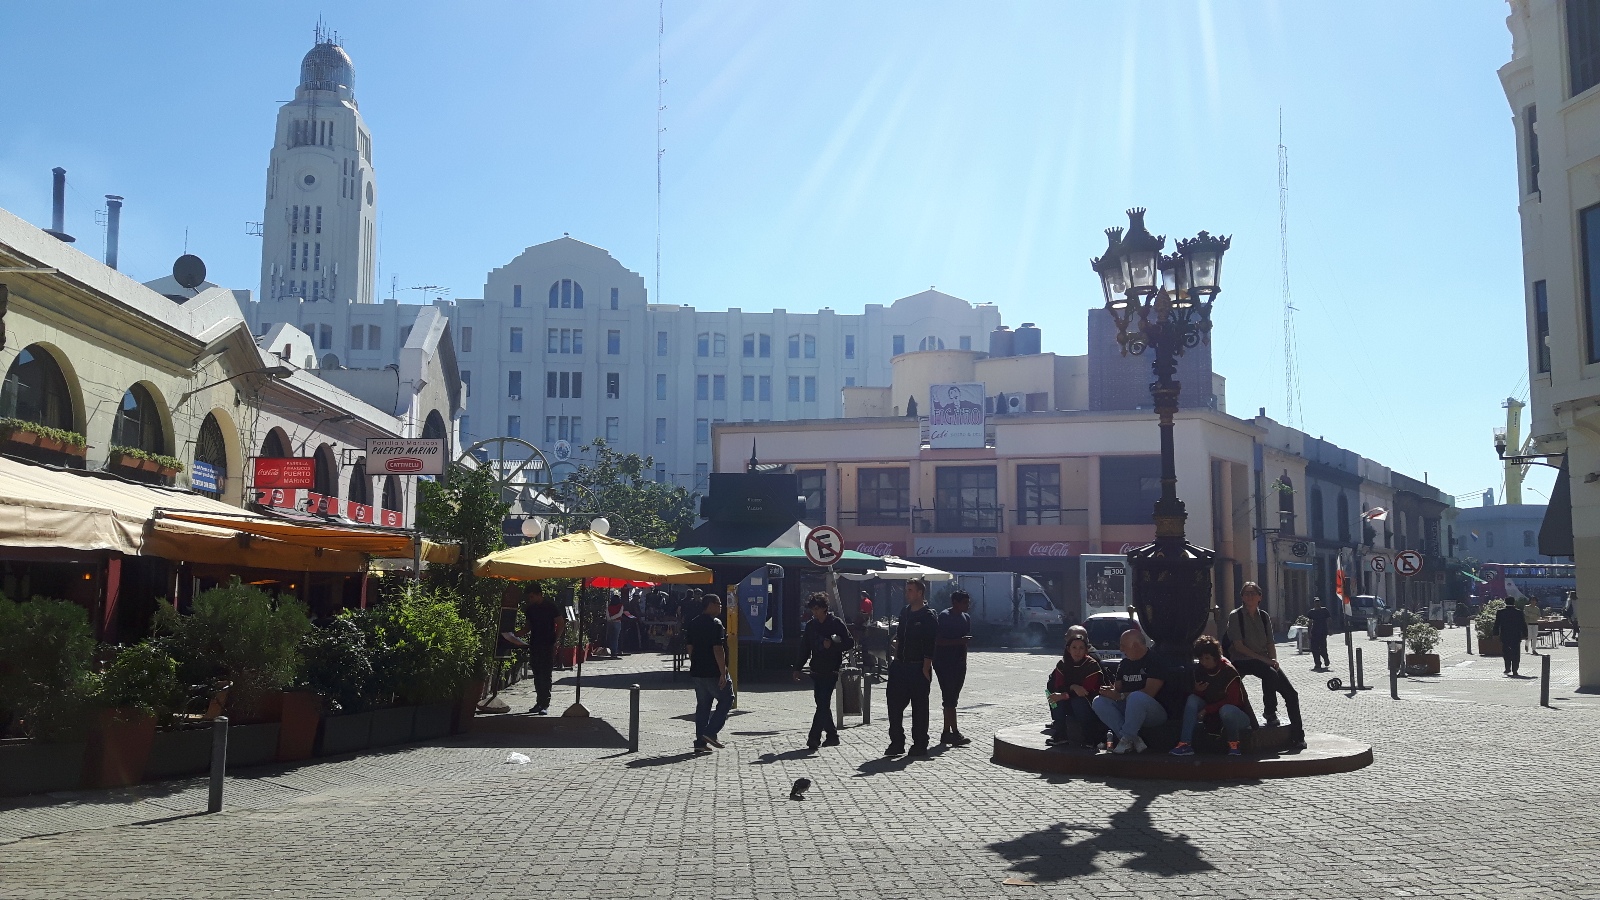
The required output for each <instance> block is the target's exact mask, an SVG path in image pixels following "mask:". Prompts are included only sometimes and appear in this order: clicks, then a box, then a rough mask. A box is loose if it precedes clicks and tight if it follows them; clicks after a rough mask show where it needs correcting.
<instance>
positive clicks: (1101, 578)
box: [1079, 554, 1128, 618]
mask: <svg viewBox="0 0 1600 900" xmlns="http://www.w3.org/2000/svg"><path fill="white" fill-rule="evenodd" d="M1080 559H1081V560H1082V563H1081V564H1080V565H1081V567H1082V568H1081V569H1080V572H1081V574H1082V576H1083V577H1082V578H1081V579H1080V581H1079V583H1080V584H1081V585H1082V587H1081V590H1082V592H1083V616H1084V618H1088V617H1089V616H1092V615H1094V614H1095V613H1106V612H1122V611H1123V610H1125V609H1126V608H1127V606H1128V559H1127V557H1124V556H1110V555H1103V554H1085V555H1084V556H1082V557H1080Z"/></svg>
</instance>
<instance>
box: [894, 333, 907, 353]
mask: <svg viewBox="0 0 1600 900" xmlns="http://www.w3.org/2000/svg"><path fill="white" fill-rule="evenodd" d="M904 352H906V336H905V335H903V334H897V335H895V336H894V355H895V356H899V355H900V354H902V353H904Z"/></svg>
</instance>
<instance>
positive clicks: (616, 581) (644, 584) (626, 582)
mask: <svg viewBox="0 0 1600 900" xmlns="http://www.w3.org/2000/svg"><path fill="white" fill-rule="evenodd" d="M658 584H660V582H658V581H632V580H630V579H627V578H609V577H599V578H591V579H589V587H597V588H630V587H640V588H653V587H655V586H657V585H658Z"/></svg>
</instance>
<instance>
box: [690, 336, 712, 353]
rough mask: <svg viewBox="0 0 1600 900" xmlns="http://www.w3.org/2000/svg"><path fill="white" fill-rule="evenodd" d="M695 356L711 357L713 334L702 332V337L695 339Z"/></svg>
mask: <svg viewBox="0 0 1600 900" xmlns="http://www.w3.org/2000/svg"><path fill="white" fill-rule="evenodd" d="M694 355H695V356H710V355H711V332H709V331H702V332H700V336H699V337H697V338H695V342H694Z"/></svg>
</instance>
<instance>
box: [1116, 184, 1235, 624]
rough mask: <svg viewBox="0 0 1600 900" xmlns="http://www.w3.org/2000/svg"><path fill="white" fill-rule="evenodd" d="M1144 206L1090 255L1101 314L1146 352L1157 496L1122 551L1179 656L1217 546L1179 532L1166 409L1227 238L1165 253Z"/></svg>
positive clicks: (1173, 407)
mask: <svg viewBox="0 0 1600 900" xmlns="http://www.w3.org/2000/svg"><path fill="white" fill-rule="evenodd" d="M1144 214H1145V211H1144V209H1143V208H1142V207H1139V208H1134V209H1130V210H1128V229H1127V231H1126V232H1124V231H1123V229H1121V228H1108V229H1106V237H1107V239H1108V242H1109V243H1108V246H1107V247H1106V251H1105V253H1104V254H1103V255H1102V256H1100V257H1098V258H1096V259H1094V260H1091V261H1090V265H1091V266H1092V267H1093V268H1094V271H1095V273H1096V274H1097V275H1099V276H1100V284H1101V287H1102V288H1103V289H1104V291H1105V298H1106V312H1108V313H1110V314H1111V318H1112V321H1114V322H1116V324H1117V343H1118V344H1119V345H1120V346H1121V347H1122V354H1123V355H1124V356H1127V355H1129V354H1133V355H1135V356H1140V355H1143V354H1144V353H1145V351H1146V350H1149V351H1150V352H1151V354H1152V356H1153V359H1152V360H1151V364H1150V367H1151V369H1152V371H1153V372H1154V373H1155V381H1153V382H1151V384H1150V397H1151V399H1152V400H1154V402H1155V410H1156V415H1157V417H1158V418H1159V420H1160V429H1161V499H1159V500H1157V501H1156V505H1155V525H1156V539H1155V542H1154V543H1151V544H1146V545H1144V546H1142V547H1136V548H1134V549H1133V550H1131V551H1129V552H1128V566H1129V569H1130V571H1131V573H1132V575H1133V579H1134V580H1133V602H1134V609H1135V610H1136V611H1137V612H1138V614H1139V621H1140V623H1141V626H1142V627H1143V628H1144V630H1145V633H1146V634H1148V635H1150V637H1152V638H1154V639H1155V642H1156V646H1157V647H1158V649H1161V650H1163V651H1168V652H1174V653H1183V654H1185V655H1186V654H1187V650H1188V644H1189V643H1190V642H1192V641H1193V640H1194V638H1195V637H1196V636H1197V635H1198V634H1199V633H1200V631H1201V630H1202V629H1203V628H1205V623H1206V617H1207V616H1208V615H1210V612H1211V567H1212V565H1213V562H1214V561H1215V559H1216V552H1215V551H1213V550H1208V549H1206V548H1204V547H1197V546H1195V545H1193V544H1191V543H1189V542H1188V541H1187V540H1186V539H1185V538H1184V531H1183V526H1184V521H1185V520H1186V519H1187V518H1188V513H1187V512H1186V511H1185V510H1184V505H1183V501H1182V500H1179V499H1178V474H1177V462H1176V459H1175V453H1174V449H1173V439H1172V425H1173V422H1172V420H1173V416H1174V415H1175V414H1176V413H1177V411H1178V395H1179V392H1180V391H1181V390H1182V387H1183V385H1182V384H1181V383H1180V382H1179V381H1177V379H1176V378H1174V376H1175V375H1176V374H1177V372H1178V358H1179V357H1181V356H1182V355H1183V353H1184V351H1185V350H1187V349H1189V348H1192V347H1196V346H1198V345H1200V344H1201V343H1202V342H1204V343H1209V342H1210V339H1211V305H1212V303H1213V302H1214V301H1215V299H1216V296H1217V294H1218V293H1219V292H1220V291H1221V289H1222V288H1221V281H1220V276H1221V273H1222V254H1223V253H1224V252H1225V251H1227V249H1228V246H1229V242H1230V239H1229V238H1226V237H1214V236H1212V235H1211V234H1209V233H1207V232H1204V231H1202V232H1200V233H1199V234H1198V235H1196V236H1195V237H1192V238H1189V239H1188V240H1182V241H1178V242H1177V250H1178V252H1176V253H1172V254H1168V255H1163V254H1162V252H1161V251H1162V249H1163V248H1164V247H1165V246H1166V242H1167V239H1166V237H1165V236H1160V235H1153V234H1151V233H1150V232H1149V231H1148V230H1146V228H1145V225H1144Z"/></svg>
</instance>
